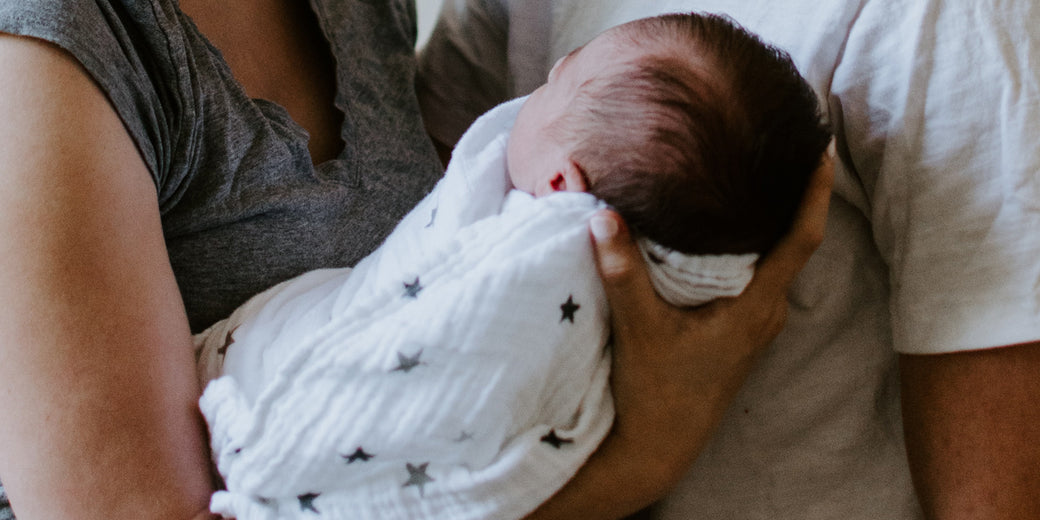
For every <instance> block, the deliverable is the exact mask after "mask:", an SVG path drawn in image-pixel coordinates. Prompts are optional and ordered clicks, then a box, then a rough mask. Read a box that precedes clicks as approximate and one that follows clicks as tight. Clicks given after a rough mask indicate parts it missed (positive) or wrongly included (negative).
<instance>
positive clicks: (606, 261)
mask: <svg viewBox="0 0 1040 520" xmlns="http://www.w3.org/2000/svg"><path fill="white" fill-rule="evenodd" d="M589 230H590V232H591V234H592V242H593V250H594V251H595V254H596V266H597V268H598V269H599V275H600V278H601V279H602V280H603V288H604V290H605V291H606V294H607V302H608V303H609V304H610V309H611V318H612V319H613V322H614V324H613V327H614V330H615V332H617V333H619V334H625V333H626V332H629V331H630V330H631V329H632V328H634V327H635V326H637V325H638V324H640V323H647V322H649V321H650V320H648V319H647V318H648V316H647V313H649V312H652V310H651V309H653V308H654V306H655V305H657V304H658V301H657V293H655V292H654V287H653V285H652V284H651V283H650V276H649V274H648V273H647V270H646V263H645V262H644V261H643V257H642V255H641V254H640V253H639V247H638V246H637V245H636V243H635V241H634V240H633V239H632V236H631V234H630V233H629V232H628V227H627V226H625V223H624V222H623V221H622V219H621V216H620V215H618V214H617V213H615V212H613V211H609V210H603V211H600V212H598V213H596V214H595V215H594V216H593V217H592V219H591V221H590V222H589Z"/></svg>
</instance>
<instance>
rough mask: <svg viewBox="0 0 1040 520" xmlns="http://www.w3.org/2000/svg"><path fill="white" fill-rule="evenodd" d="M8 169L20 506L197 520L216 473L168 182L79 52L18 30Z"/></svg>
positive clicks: (11, 45) (2, 324) (7, 290)
mask: <svg viewBox="0 0 1040 520" xmlns="http://www.w3.org/2000/svg"><path fill="white" fill-rule="evenodd" d="M73 106H74V107H76V110H73V111H69V110H67V108H66V107H73ZM0 175H2V180H3V183H4V190H2V191H0V262H2V267H3V268H2V269H0V302H2V303H3V306H4V309H5V310H4V312H3V313H0V337H2V338H3V341H2V342H0V396H2V399H3V403H4V420H3V421H0V479H2V480H3V483H4V485H5V487H6V490H7V492H8V495H9V497H10V499H11V503H12V505H13V507H14V510H15V513H16V514H17V515H18V518H19V520H33V519H50V518H77V519H92V518H105V519H119V518H128V519H129V518H134V519H147V518H192V517H194V516H195V515H197V514H199V513H200V512H201V511H203V510H204V509H205V507H206V504H207V501H208V495H209V492H210V488H211V482H210V479H209V470H208V464H207V457H206V449H205V442H204V430H203V429H202V424H201V421H200V418H199V414H198V412H197V410H196V405H195V400H196V398H197V395H198V393H199V389H198V384H197V382H196V379H195V377H194V363H193V354H192V348H191V337H190V332H189V329H188V325H187V319H186V317H185V313H184V309H183V304H182V303H181V301H180V297H179V291H178V288H177V284H176V282H175V280H174V277H173V273H172V271H171V270H170V266H169V261H168V259H167V255H166V250H165V244H164V240H163V236H162V227H161V223H160V219H159V210H158V204H157V202H156V199H155V188H154V185H153V183H152V182H151V179H150V177H149V175H148V172H147V169H146V168H145V166H144V164H143V162H142V161H141V158H140V156H139V155H138V153H137V151H136V148H135V147H134V145H133V143H132V142H131V141H130V138H129V136H128V135H127V134H126V131H125V130H124V128H123V126H122V123H121V122H120V120H119V119H118V117H117V116H116V114H115V113H114V111H112V109H111V107H110V105H109V104H108V102H107V100H106V99H105V97H104V96H103V94H102V93H101V92H100V91H99V90H98V89H97V88H96V87H95V86H94V85H93V84H92V83H91V82H90V80H89V79H88V78H87V77H86V75H85V74H84V73H83V72H82V70H80V69H79V68H78V66H77V65H76V64H75V62H73V61H72V60H71V59H70V58H68V57H67V56H66V55H65V54H64V53H62V52H61V51H59V50H57V49H55V48H54V47H51V46H49V45H45V44H42V43H39V42H35V41H33V40H27V39H23V38H15V37H11V36H2V35H0Z"/></svg>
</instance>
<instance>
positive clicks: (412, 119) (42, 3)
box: [0, 0, 441, 520]
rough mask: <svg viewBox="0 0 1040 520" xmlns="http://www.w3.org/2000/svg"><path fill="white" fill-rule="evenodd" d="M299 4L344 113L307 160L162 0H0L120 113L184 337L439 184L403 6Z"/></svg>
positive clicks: (282, 126)
mask: <svg viewBox="0 0 1040 520" xmlns="http://www.w3.org/2000/svg"><path fill="white" fill-rule="evenodd" d="M311 4H312V6H313V7H314V10H315V13H316V14H317V17H318V20H319V24H320V26H321V29H322V30H323V32H324V35H325V37H326V39H327V40H328V41H329V42H330V48H331V51H332V54H333V56H334V57H335V60H336V67H337V68H336V80H337V95H336V105H337V107H338V108H339V109H340V110H342V111H343V113H344V120H343V127H342V131H341V137H342V139H343V141H344V143H345V147H344V150H343V152H342V153H341V154H340V155H339V157H338V158H337V159H335V160H331V161H328V162H325V163H322V164H320V165H318V166H317V167H314V166H312V164H311V160H310V155H309V153H308V149H307V139H308V138H307V134H306V133H305V132H304V131H303V129H302V128H301V127H300V126H298V125H297V124H296V123H295V122H293V121H292V120H291V119H290V118H289V116H288V114H287V113H286V111H285V110H284V109H283V108H282V107H280V106H278V105H276V104H274V103H270V102H267V101H263V100H254V99H250V98H248V97H247V96H246V95H245V93H244V91H243V89H242V87H241V86H240V85H239V84H238V83H237V82H236V81H235V80H234V78H232V76H231V73H230V69H229V68H228V67H227V65H226V63H225V62H224V60H223V58H222V57H221V55H220V53H219V52H218V51H217V50H216V49H215V48H214V47H212V46H211V45H210V44H209V43H208V42H207V41H206V39H205V38H204V37H203V36H202V35H201V33H200V32H199V31H198V30H197V29H196V27H195V25H194V24H193V23H192V21H191V20H190V19H189V18H188V17H187V16H186V15H185V14H183V13H182V12H181V11H180V9H179V7H178V4H177V2H176V1H175V0H112V1H102V0H90V1H87V0H36V1H33V2H14V1H5V2H0V32H7V33H12V34H20V35H26V36H33V37H37V38H41V39H44V40H47V41H50V42H53V43H55V44H57V45H58V46H60V47H62V48H63V49H65V50H66V51H68V52H69V53H71V54H72V55H73V56H74V57H75V58H76V59H77V60H78V61H79V62H80V63H81V64H82V65H83V66H84V68H85V69H86V70H87V72H88V73H89V74H90V75H91V76H92V77H93V79H94V80H95V81H96V82H97V84H98V85H99V86H100V87H101V89H102V90H103V91H104V92H105V93H106V94H107V95H108V98H109V100H110V101H111V102H112V104H113V106H114V107H115V109H116V111H117V112H118V113H119V115H120V117H121V118H122V120H123V122H124V124H125V126H126V128H127V130H128V131H129V133H130V135H131V137H132V138H133V140H134V142H135V143H136V145H137V147H138V149H139V150H140V152H141V155H142V157H143V158H144V161H145V164H146V165H147V166H148V168H149V170H150V171H151V174H152V177H153V179H154V181H155V185H156V190H157V194H158V204H159V208H160V210H161V215H162V224H163V231H164V233H165V238H166V245H167V248H168V249H169V253H170V261H171V263H172V265H173V270H174V273H175V274H176V277H177V282H178V284H179V285H180V289H181V293H182V295H183V298H184V302H185V305H186V307H187V311H188V316H189V320H190V322H191V327H192V330H193V331H194V332H198V331H200V330H202V329H203V328H205V327H207V326H208V325H210V324H211V323H213V322H215V321H216V320H218V319H221V318H223V317H225V316H226V315H228V314H229V313H230V312H231V310H233V309H234V308H235V307H236V306H238V305H239V304H240V303H242V302H243V301H245V300H246V299H247V298H248V297H249V296H252V295H253V294H256V293H258V292H260V291H261V290H263V289H265V288H267V287H270V286H272V285H274V284H275V283H277V282H279V281H282V280H285V279H287V278H290V277H292V276H295V275H297V274H299V273H301V272H303V271H306V270H310V269H314V268H320V267H333V266H346V265H352V264H354V263H355V262H357V261H358V260H360V259H361V258H362V257H363V256H364V255H365V254H367V253H368V252H369V251H371V250H372V249H374V248H375V247H376V246H377V245H378V244H379V243H380V242H381V241H382V239H383V238H384V237H385V236H386V235H387V234H388V233H389V232H390V230H391V229H392V228H393V226H394V225H395V224H396V223H397V221H398V220H399V219H400V217H401V216H403V215H404V214H405V213H406V212H407V211H408V210H409V209H410V208H411V207H412V205H413V204H414V203H415V202H417V201H418V200H419V199H420V198H421V197H422V196H423V195H424V194H425V193H426V192H427V191H428V190H429V189H430V188H431V187H432V186H433V184H434V183H435V182H436V180H437V179H438V178H439V177H440V175H441V166H440V163H439V161H438V159H437V156H436V153H435V152H434V150H433V147H432V145H431V144H430V143H429V141H428V139H427V136H426V133H425V130H424V129H423V124H422V121H421V118H420V116H419V109H418V104H417V102H416V99H415V92H414V87H413V85H414V75H415V57H414V44H415V32H416V25H415V16H414V13H415V8H414V2H413V0H384V1H377V0H363V1H362V0H311ZM72 108H73V107H70V109H72ZM7 515H10V513H9V509H8V508H7V507H6V499H4V498H3V494H2V491H0V520H3V519H5V518H7V517H8V516H7Z"/></svg>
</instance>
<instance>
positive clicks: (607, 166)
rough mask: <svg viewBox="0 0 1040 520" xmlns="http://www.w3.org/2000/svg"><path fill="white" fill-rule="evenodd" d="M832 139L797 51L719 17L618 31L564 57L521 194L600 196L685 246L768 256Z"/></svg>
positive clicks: (515, 141) (528, 130) (524, 137)
mask: <svg viewBox="0 0 1040 520" xmlns="http://www.w3.org/2000/svg"><path fill="white" fill-rule="evenodd" d="M829 141H830V133H829V131H828V130H827V129H826V128H825V127H824V125H823V124H822V123H821V121H820V115H819V107H818V103H817V100H816V96H815V95H814V94H813V91H812V89H811V88H810V87H809V86H808V85H807V84H806V83H805V81H804V80H803V79H802V77H801V76H800V75H799V74H798V71H797V70H796V69H795V67H794V65H793V64H792V62H791V60H790V58H789V57H788V55H787V54H786V53H784V52H782V51H780V50H778V49H775V48H773V47H770V46H767V45H766V44H764V43H763V42H761V40H759V39H758V38H757V37H756V36H754V35H752V34H751V33H748V32H747V31H745V30H744V29H742V28H740V27H739V26H737V25H735V24H734V23H732V22H730V21H729V20H728V19H726V18H722V17H718V16H713V15H698V14H676V15H664V16H660V17H655V18H646V19H642V20H636V21H634V22H630V23H627V24H624V25H620V26H618V27H615V28H613V29H610V30H608V31H606V32H604V33H603V34H601V35H600V36H598V37H596V38H595V39H593V40H592V41H591V42H589V43H588V44H586V45H585V46H583V47H581V48H579V49H577V50H575V51H574V52H571V53H570V54H568V55H567V56H565V57H564V58H562V59H561V60H560V61H558V62H557V63H556V65H555V66H554V67H553V69H552V71H551V72H550V73H549V78H548V81H547V83H546V84H545V85H543V86H542V87H541V88H539V89H538V90H536V91H535V92H534V93H532V94H531V97H530V98H529V99H528V100H527V102H526V103H525V104H524V106H523V107H522V108H521V111H520V114H519V115H518V117H517V120H516V124H515V126H514V128H513V133H512V134H511V136H510V141H509V148H508V153H507V161H508V168H509V172H510V176H511V178H512V179H513V183H514V185H516V187H517V188H518V189H521V190H524V191H527V192H530V193H533V194H535V195H537V196H541V195H545V194H547V193H550V192H552V191H560V190H567V191H589V192H591V193H592V194H594V195H596V196H597V197H599V198H600V199H602V200H604V201H606V202H607V203H608V204H610V205H611V206H613V207H614V209H615V210H617V211H618V212H619V213H620V214H621V215H622V216H623V217H624V218H625V220H626V222H627V223H628V225H629V226H630V227H631V228H632V229H633V230H634V231H635V232H636V233H637V234H639V235H641V236H645V237H647V238H649V239H651V240H653V241H655V242H657V243H659V244H661V245H663V246H666V247H668V248H671V249H674V250H677V251H681V252H684V253H691V254H692V253H715V254H721V253H748V252H762V251H765V250H768V249H769V248H770V247H772V245H773V244H774V243H775V242H776V241H777V240H778V239H779V238H780V237H781V236H782V235H783V234H784V233H785V232H786V231H787V229H788V228H789V227H790V223H791V220H792V219H793V215H794V212H795V210H796V209H797V208H798V205H799V203H800V201H801V196H802V193H803V192H804V191H805V187H806V185H807V183H808V179H809V176H810V175H811V173H812V171H813V170H814V169H815V167H816V165H817V163H818V162H819V158H820V155H821V154H822V153H823V151H824V149H825V148H826V147H827V144H828V142H829Z"/></svg>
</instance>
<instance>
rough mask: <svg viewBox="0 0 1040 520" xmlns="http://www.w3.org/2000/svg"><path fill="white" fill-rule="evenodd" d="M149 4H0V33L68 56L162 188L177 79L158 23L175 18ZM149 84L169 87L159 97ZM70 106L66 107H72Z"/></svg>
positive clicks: (45, 0) (65, 0)
mask: <svg viewBox="0 0 1040 520" xmlns="http://www.w3.org/2000/svg"><path fill="white" fill-rule="evenodd" d="M163 6H166V7H171V6H169V5H168V4H165V3H164V4H161V5H160V4H155V3H153V2H94V1H85V0H41V1H34V2H0V32H6V33H9V34H15V35H20V36H28V37H33V38H38V39H41V40H44V41H47V42H50V43H52V44H55V45H57V46H58V47H60V48H62V49H63V50H65V51H66V52H68V53H69V54H71V55H72V56H73V57H74V58H75V59H76V60H77V61H78V62H79V63H80V64H81V65H82V66H83V68H84V69H85V70H86V72H87V74H89V75H90V76H91V78H92V79H93V80H94V82H95V83H96V84H97V85H98V86H99V87H100V88H101V90H102V91H103V92H104V93H105V95H106V96H107V97H108V99H109V101H110V102H111V103H112V106H113V107H114V108H115V110H116V112H117V113H118V115H119V117H120V118H121V119H122V121H123V124H124V126H125V127H126V129H127V131H128V133H129V134H130V136H131V138H132V139H133V140H134V142H135V144H136V145H137V147H138V150H139V151H140V153H141V155H142V158H143V159H144V161H145V164H146V165H147V166H148V168H149V170H150V171H151V172H152V175H153V177H154V180H155V182H156V184H157V185H159V186H162V185H163V184H164V182H163V181H164V180H165V179H164V177H165V174H164V173H163V172H165V171H167V169H168V167H169V165H168V158H169V156H170V155H171V150H170V148H171V147H172V142H171V141H172V139H171V135H173V134H174V131H173V130H172V129H173V128H175V127H176V125H177V120H176V118H171V114H172V113H175V112H176V111H175V110H171V109H174V108H177V109H179V108H184V107H185V106H187V105H189V103H185V102H184V100H183V99H179V98H178V97H177V96H174V95H171V94H170V93H171V92H176V91H177V90H176V89H177V87H179V86H181V85H180V83H181V82H182V81H181V80H182V79H183V78H179V77H178V75H177V74H176V70H175V68H174V67H172V65H171V63H172V56H170V54H169V53H170V48H171V45H170V44H169V42H168V38H171V37H176V36H177V35H175V34H174V35H171V34H169V33H167V32H166V31H165V30H164V25H166V23H164V22H165V21H166V20H168V19H169V18H170V17H172V16H175V15H174V14H173V12H172V11H168V12H162V9H163ZM156 85H163V86H167V85H168V86H169V87H170V88H169V89H164V91H163V92H160V91H157V90H156ZM74 108H75V107H69V109H70V110H74Z"/></svg>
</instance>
